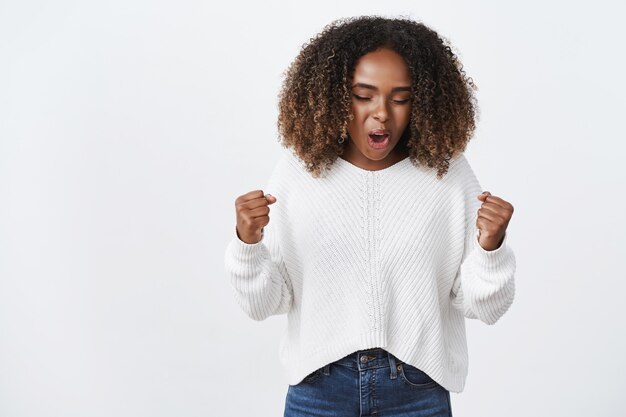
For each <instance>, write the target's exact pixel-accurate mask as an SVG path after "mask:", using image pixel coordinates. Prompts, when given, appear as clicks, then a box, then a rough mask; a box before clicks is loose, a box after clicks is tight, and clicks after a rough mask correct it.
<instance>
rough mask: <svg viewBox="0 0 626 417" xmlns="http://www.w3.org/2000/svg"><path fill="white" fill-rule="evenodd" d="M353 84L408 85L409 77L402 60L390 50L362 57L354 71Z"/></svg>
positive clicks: (381, 50)
mask: <svg viewBox="0 0 626 417" xmlns="http://www.w3.org/2000/svg"><path fill="white" fill-rule="evenodd" d="M353 78H354V82H364V83H368V84H374V85H378V84H385V85H391V84H394V85H396V84H398V85H399V84H401V85H410V84H411V76H410V74H409V68H408V66H407V64H406V62H405V60H404V58H403V57H402V56H401V55H399V54H398V53H397V52H394V51H392V50H390V49H379V50H377V51H374V52H370V53H367V54H365V55H363V56H362V57H361V58H359V60H358V61H357V63H356V67H355V69H354V77H353Z"/></svg>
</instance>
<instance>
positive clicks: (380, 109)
mask: <svg viewBox="0 0 626 417" xmlns="http://www.w3.org/2000/svg"><path fill="white" fill-rule="evenodd" d="M373 117H374V119H375V120H377V121H379V122H380V123H385V122H386V121H387V119H388V118H389V113H388V112H387V107H386V105H385V101H384V100H381V101H380V104H379V105H378V106H377V107H376V109H375V110H374V114H373Z"/></svg>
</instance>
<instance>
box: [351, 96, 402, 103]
mask: <svg viewBox="0 0 626 417" xmlns="http://www.w3.org/2000/svg"><path fill="white" fill-rule="evenodd" d="M352 95H353V96H354V98H356V99H357V100H361V101H369V100H371V98H370V97H361V96H357V95H356V94H352ZM392 101H393V102H394V103H396V104H406V103H408V102H409V101H411V99H406V100H392Z"/></svg>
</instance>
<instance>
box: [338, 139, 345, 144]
mask: <svg viewBox="0 0 626 417" xmlns="http://www.w3.org/2000/svg"><path fill="white" fill-rule="evenodd" d="M344 140H345V139H344V138H343V137H340V138H339V139H338V140H337V142H339V144H340V145H341V144H342V143H343V142H344Z"/></svg>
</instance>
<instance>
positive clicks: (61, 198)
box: [0, 0, 626, 417]
mask: <svg viewBox="0 0 626 417" xmlns="http://www.w3.org/2000/svg"><path fill="white" fill-rule="evenodd" d="M316 3H318V4H319V5H314V4H313V3H312V2H309V3H307V4H296V3H295V2H287V1H265V2H251V1H250V2H248V3H242V2H235V1H232V2H225V3H223V4H219V5H217V4H215V3H210V2H209V1H207V0H205V1H191V0H178V1H163V0H161V1H148V0H143V1H141V0H134V1H129V0H124V1H121V0H114V1H106V2H104V1H100V2H94V1H91V2H87V1H56V2H43V1H41V2H36V1H25V0H20V1H17V0H14V1H10V0H0V415H1V416H3V417H4V416H6V417H23V416H63V417H70V416H81V417H84V416H116V417H122V416H129V417H130V416H133V417H135V416H174V415H181V416H188V417H192V416H248V415H255V416H278V415H282V411H283V406H284V399H285V395H286V392H287V385H286V382H285V381H284V380H283V379H282V376H281V373H280V371H279V368H278V367H279V362H278V341H279V337H280V335H281V334H282V332H283V328H284V326H285V325H286V316H273V317H270V318H269V319H268V320H266V321H263V322H254V321H253V320H251V319H249V318H248V317H247V316H245V315H244V313H243V312H241V311H240V310H239V308H238V306H237V305H236V303H235V301H234V298H233V296H232V292H231V288H230V286H229V282H228V279H227V277H226V276H225V273H224V270H223V264H222V260H223V252H224V249H225V245H226V243H227V242H228V240H229V239H230V238H231V236H232V235H233V232H234V224H235V213H234V199H235V198H236V197H237V196H238V195H240V194H243V193H245V192H247V191H250V190H252V189H256V188H260V187H262V186H263V184H264V183H265V180H266V178H267V176H268V175H269V173H270V171H271V169H272V168H273V165H274V163H275V162H276V160H277V157H278V155H279V151H280V145H279V144H278V143H277V141H278V137H277V131H276V117H277V94H278V91H279V88H280V82H281V73H282V71H283V70H285V69H286V68H287V66H288V65H289V63H290V62H291V60H292V59H293V58H294V57H295V56H296V55H297V53H298V51H299V49H300V47H301V45H302V44H303V43H305V42H306V41H308V39H309V38H310V37H312V36H314V35H315V34H316V33H317V32H318V31H320V30H321V29H322V27H323V26H324V25H326V24H327V23H330V21H332V20H334V19H336V18H339V17H345V16H354V15H361V14H381V15H385V16H388V17H394V16H398V15H405V16H410V17H413V18H415V19H420V20H422V21H423V22H424V23H426V24H427V25H429V26H431V27H432V28H433V29H435V30H437V31H439V32H440V33H441V34H442V35H443V36H445V37H446V38H448V39H449V40H450V41H451V43H452V45H453V46H454V48H455V50H456V51H457V52H458V54H459V56H460V58H461V61H462V62H463V63H464V65H465V70H466V71H467V73H468V74H469V75H470V76H472V77H473V79H474V80H475V82H476V83H477V85H478V87H479V89H480V90H479V92H478V99H479V104H480V107H481V118H480V120H479V122H478V130H477V132H476V135H475V137H474V139H473V140H472V142H471V143H470V145H469V148H468V150H467V152H466V155H467V156H468V159H469V161H470V163H471V164H472V166H473V168H474V171H475V172H476V174H477V176H478V178H479V180H480V182H481V184H482V186H483V188H484V189H486V190H489V191H491V192H492V193H493V194H495V195H499V196H501V197H503V198H505V199H506V200H507V201H510V202H511V203H512V204H513V205H514V207H515V209H516V211H515V214H514V216H513V219H512V220H511V223H510V225H509V229H508V230H509V233H510V238H509V244H510V245H511V247H513V248H514V250H515V252H516V257H517V262H518V269H517V271H518V272H517V275H516V280H517V281H516V283H517V291H516V301H515V303H514V304H513V306H512V308H511V310H509V312H507V314H506V315H505V316H504V317H503V318H502V319H501V321H499V322H498V323H497V324H496V325H495V326H493V327H492V326H487V325H485V324H482V323H480V322H474V321H469V320H468V322H467V325H468V342H469V348H470V352H469V354H470V372H469V376H468V379H467V385H466V389H465V391H464V392H463V393H461V394H452V405H453V412H454V415H455V417H473V416H481V417H487V416H494V417H496V416H498V417H499V416H508V417H517V416H520V417H521V416H551V417H554V416H568V417H572V416H585V417H587V416H616V415H626V414H625V413H626V411H625V410H626V406H625V405H624V403H623V400H622V397H623V389H624V387H625V386H626V359H625V355H624V352H626V325H625V323H624V308H623V307H624V301H623V300H624V296H623V294H624V291H626V273H625V272H624V271H625V270H624V265H623V260H624V258H625V255H626V222H625V221H624V213H626V207H625V206H626V204H625V201H626V200H625V197H624V192H625V191H624V190H625V189H626V187H625V186H624V185H625V184H626V171H625V169H624V164H623V162H622V160H623V158H624V152H625V151H626V145H625V143H624V141H625V139H626V135H625V134H624V113H625V110H626V106H625V101H626V99H625V97H626V95H625V94H626V88H625V84H626V83H625V82H624V64H625V63H626V60H625V58H624V54H623V50H624V47H623V40H624V39H625V35H626V33H625V31H624V29H623V25H622V23H623V22H622V17H623V16H624V11H625V10H624V8H623V7H620V6H619V5H618V2H617V1H615V2H612V3H611V2H608V1H594V2H581V1H574V2H572V1H552V2H550V1H547V2H546V1H541V2H540V1H534V0H533V1H528V0H527V1H523V2H515V3H513V2H496V1H480V2H477V1H474V2H471V3H470V2H449V1H439V0H438V1H434V0H432V1H396V2H394V3H393V4H392V5H390V4H385V3H386V2H380V1H376V2H375V1H359V2H357V1H346V2H342V3H341V4H339V5H335V2H334V1H327V2H316Z"/></svg>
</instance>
